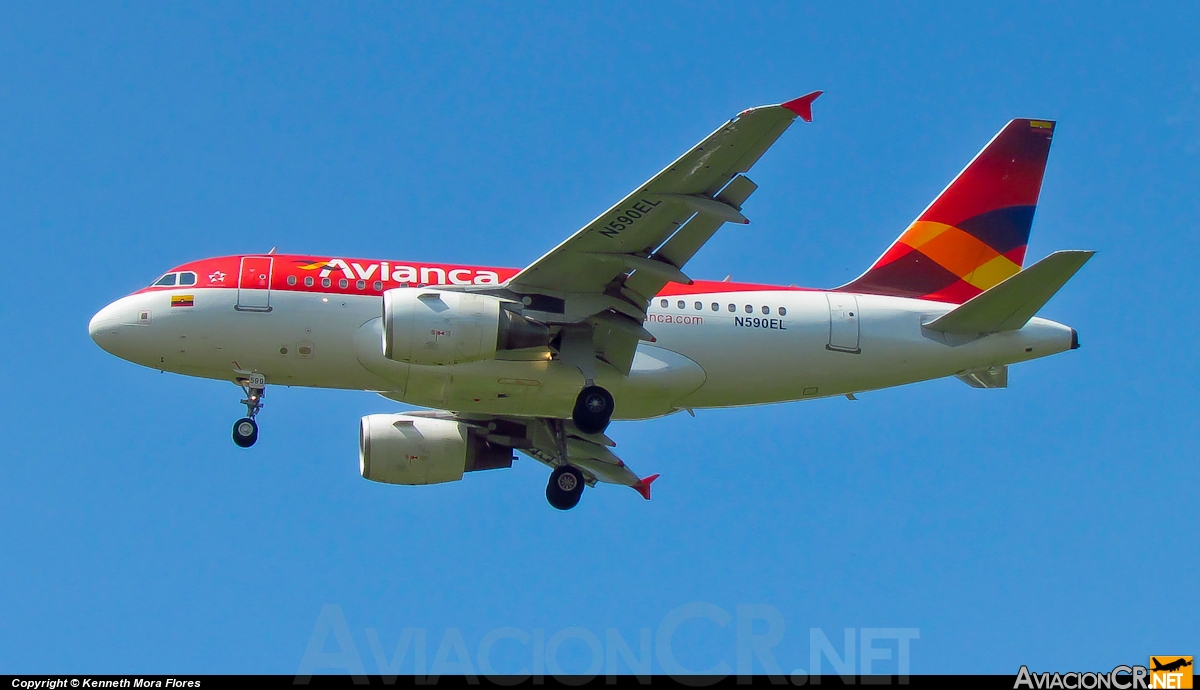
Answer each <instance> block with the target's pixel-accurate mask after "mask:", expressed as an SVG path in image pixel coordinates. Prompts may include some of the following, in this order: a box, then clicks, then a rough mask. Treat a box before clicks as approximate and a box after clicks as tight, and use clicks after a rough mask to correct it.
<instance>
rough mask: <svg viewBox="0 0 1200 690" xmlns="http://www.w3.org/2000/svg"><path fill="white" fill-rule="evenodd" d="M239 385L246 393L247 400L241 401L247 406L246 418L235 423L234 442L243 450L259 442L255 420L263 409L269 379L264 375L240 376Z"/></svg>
mask: <svg viewBox="0 0 1200 690" xmlns="http://www.w3.org/2000/svg"><path fill="white" fill-rule="evenodd" d="M237 383H238V385H239V386H241V387H242V390H243V391H245V393H246V398H245V399H244V400H242V401H241V402H242V404H243V405H245V406H246V416H245V417H242V418H241V419H239V420H237V421H236V422H234V423H233V442H234V443H236V444H237V445H238V446H239V447H241V448H249V447H250V446H252V445H254V442H255V441H257V440H258V423H257V422H255V421H254V418H255V417H256V416H257V415H258V412H259V410H261V409H262V406H263V403H262V399H263V396H264V395H266V388H267V379H266V377H264V376H263V375H262V374H250V375H249V376H247V377H240V376H239V377H238V379H237Z"/></svg>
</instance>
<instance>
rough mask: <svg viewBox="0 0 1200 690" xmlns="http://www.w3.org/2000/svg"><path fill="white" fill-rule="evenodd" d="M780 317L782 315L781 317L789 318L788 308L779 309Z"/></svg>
mask: <svg viewBox="0 0 1200 690" xmlns="http://www.w3.org/2000/svg"><path fill="white" fill-rule="evenodd" d="M779 315H780V316H787V307H780V308H779Z"/></svg>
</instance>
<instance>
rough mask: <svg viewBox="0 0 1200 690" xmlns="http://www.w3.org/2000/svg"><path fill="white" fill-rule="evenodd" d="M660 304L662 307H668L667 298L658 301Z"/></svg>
mask: <svg viewBox="0 0 1200 690" xmlns="http://www.w3.org/2000/svg"><path fill="white" fill-rule="evenodd" d="M658 306H660V307H662V308H663V309H666V308H667V300H665V299H664V300H662V301H660V302H659V303H658Z"/></svg>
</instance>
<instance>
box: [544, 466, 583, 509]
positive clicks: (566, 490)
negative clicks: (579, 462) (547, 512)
mask: <svg viewBox="0 0 1200 690" xmlns="http://www.w3.org/2000/svg"><path fill="white" fill-rule="evenodd" d="M583 487H584V483H583V473H582V472H580V471H579V470H577V469H575V468H574V467H571V466H570V465H559V466H558V467H555V468H554V471H553V472H551V473H550V483H549V484H547V485H546V500H547V501H550V505H552V506H554V507H555V508H557V509H558V510H570V509H572V508H574V507H575V506H576V505H577V504H578V503H579V498H580V497H581V496H583Z"/></svg>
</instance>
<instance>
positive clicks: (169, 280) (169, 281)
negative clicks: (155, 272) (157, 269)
mask: <svg viewBox="0 0 1200 690" xmlns="http://www.w3.org/2000/svg"><path fill="white" fill-rule="evenodd" d="M154 284H155V285H162V286H167V285H174V284H175V274H174V273H168V274H167V275H165V276H163V277H161V278H159V279H158V280H156V281H155V282H154Z"/></svg>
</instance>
